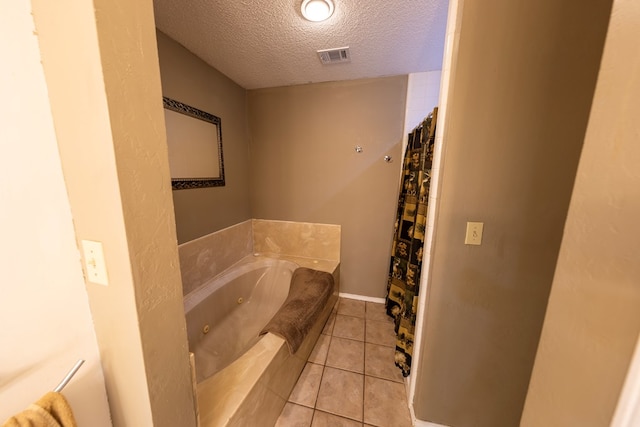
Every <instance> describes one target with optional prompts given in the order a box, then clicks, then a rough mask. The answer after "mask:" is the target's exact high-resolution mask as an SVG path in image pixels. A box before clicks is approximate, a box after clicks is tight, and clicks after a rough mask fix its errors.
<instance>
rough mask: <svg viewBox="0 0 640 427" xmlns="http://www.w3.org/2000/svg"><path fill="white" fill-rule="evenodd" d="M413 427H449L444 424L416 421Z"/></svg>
mask: <svg viewBox="0 0 640 427" xmlns="http://www.w3.org/2000/svg"><path fill="white" fill-rule="evenodd" d="M413 427H447V426H445V425H443V424H436V423H430V422H429V421H422V420H415V421H414V423H413Z"/></svg>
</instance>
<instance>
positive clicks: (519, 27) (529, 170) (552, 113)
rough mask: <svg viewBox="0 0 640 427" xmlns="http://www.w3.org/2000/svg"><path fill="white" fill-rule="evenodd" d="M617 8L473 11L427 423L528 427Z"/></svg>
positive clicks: (448, 147) (466, 24) (541, 6)
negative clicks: (470, 238)
mask: <svg viewBox="0 0 640 427" xmlns="http://www.w3.org/2000/svg"><path fill="white" fill-rule="evenodd" d="M609 7H610V2H609V1H607V0H603V1H596V2H589V4H586V3H584V2H582V1H577V0H574V1H568V2H560V3H558V2H556V1H553V0H545V1H539V0H536V1H533V0H530V1H526V2H522V1H520V2H513V1H510V0H491V1H488V2H482V4H481V3H479V2H464V6H463V10H462V13H463V15H462V21H461V26H460V40H459V44H458V46H457V54H456V55H457V56H456V59H455V61H456V65H455V69H454V70H453V74H452V75H451V85H452V86H451V92H450V97H449V99H448V106H447V109H448V111H447V117H448V122H447V124H446V128H445V133H444V150H445V153H444V164H443V168H442V175H441V192H440V204H439V212H438V218H437V222H436V228H435V246H434V249H433V252H432V257H433V258H432V267H431V281H430V285H429V295H428V297H427V300H428V304H429V305H428V307H427V308H426V317H425V325H426V326H425V328H424V330H423V335H422V345H421V350H422V356H421V364H420V366H419V367H418V370H417V372H416V375H418V377H417V381H416V384H417V385H416V394H415V398H414V402H413V403H414V410H415V413H416V416H417V417H418V418H419V419H422V420H427V421H431V422H435V423H440V424H444V425H449V426H454V427H465V426H473V427H482V426H487V427H499V426H505V427H507V426H509V427H510V426H515V425H518V423H519V420H520V416H521V411H522V407H523V405H524V400H525V395H526V392H527V386H528V382H529V377H530V373H531V369H532V366H533V361H534V357H535V352H536V347H537V343H538V338H539V334H540V330H541V328H542V321H543V317H544V313H545V308H546V303H547V299H548V294H549V290H550V287H551V282H552V278H553V273H554V268H555V263H556V259H557V254H558V251H559V246H560V240H561V236H562V230H563V225H564V221H565V217H566V212H567V208H568V204H569V198H570V195H571V191H572V185H573V182H574V176H575V171H576V167H577V162H578V158H579V155H580V149H581V146H582V142H583V138H584V132H585V128H586V123H587V118H588V113H589V108H590V103H591V99H592V96H593V88H594V84H595V80H596V74H597V70H598V64H599V60H600V52H601V46H602V44H603V38H604V34H605V31H606V24H607V17H608V14H609ZM454 49H455V48H454ZM466 221H482V222H484V223H485V227H484V237H483V242H482V246H465V245H464V232H465V223H466Z"/></svg>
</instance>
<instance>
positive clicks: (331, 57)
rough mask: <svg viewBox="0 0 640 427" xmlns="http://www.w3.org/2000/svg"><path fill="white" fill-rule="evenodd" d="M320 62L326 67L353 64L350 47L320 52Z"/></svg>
mask: <svg viewBox="0 0 640 427" xmlns="http://www.w3.org/2000/svg"><path fill="white" fill-rule="evenodd" d="M318 56H319V57H320V61H321V62H322V63H323V64H324V65H328V64H339V63H342V62H351V53H349V47H348V46H347V47H339V48H337V49H323V50H319V51H318Z"/></svg>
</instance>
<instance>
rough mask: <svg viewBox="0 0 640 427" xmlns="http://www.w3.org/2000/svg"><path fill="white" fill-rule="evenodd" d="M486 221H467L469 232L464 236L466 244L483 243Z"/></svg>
mask: <svg viewBox="0 0 640 427" xmlns="http://www.w3.org/2000/svg"><path fill="white" fill-rule="evenodd" d="M483 228H484V222H467V234H466V235H465V238H464V244H465V245H481V244H482V230H483Z"/></svg>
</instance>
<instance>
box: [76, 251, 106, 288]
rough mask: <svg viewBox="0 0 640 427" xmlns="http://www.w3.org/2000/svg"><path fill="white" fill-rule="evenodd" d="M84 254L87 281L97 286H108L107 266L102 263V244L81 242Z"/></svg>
mask: <svg viewBox="0 0 640 427" xmlns="http://www.w3.org/2000/svg"><path fill="white" fill-rule="evenodd" d="M82 252H83V253H84V266H85V268H86V271H87V280H88V281H90V282H92V283H97V284H98V285H105V286H107V285H108V284H109V280H108V279H107V265H106V264H105V262H104V253H103V252H102V243H100V242H94V241H91V240H83V241H82Z"/></svg>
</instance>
